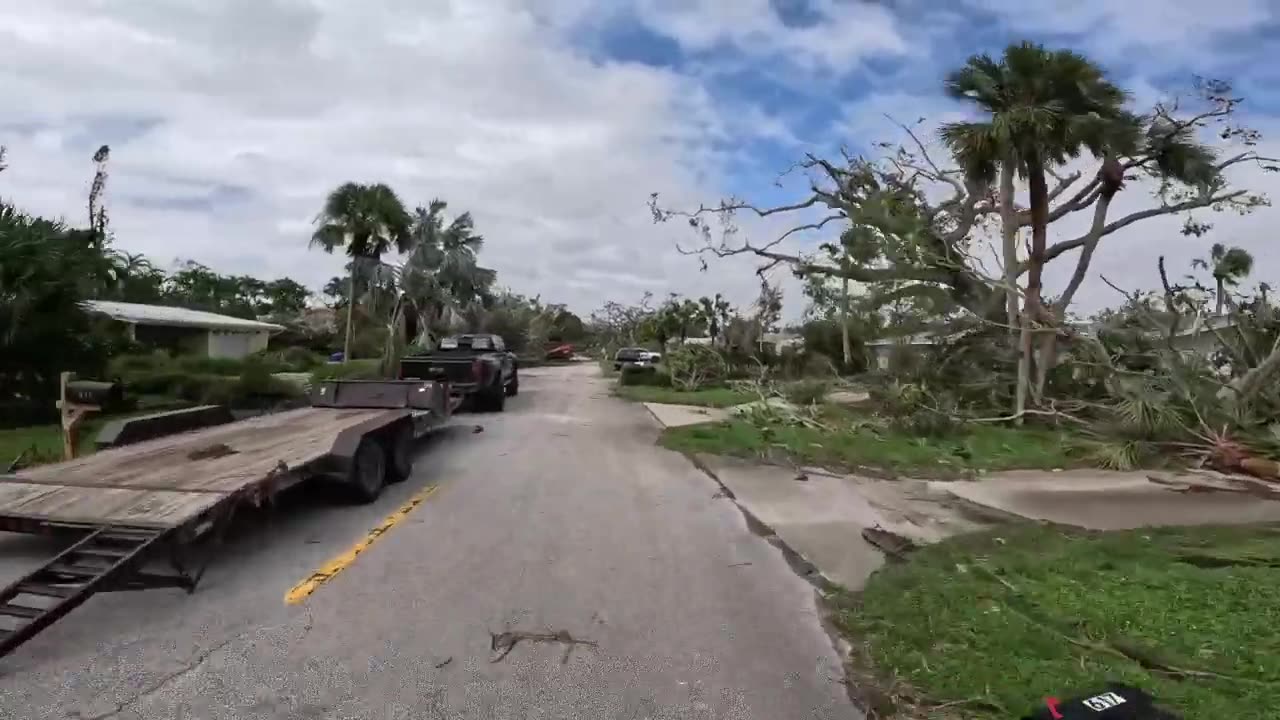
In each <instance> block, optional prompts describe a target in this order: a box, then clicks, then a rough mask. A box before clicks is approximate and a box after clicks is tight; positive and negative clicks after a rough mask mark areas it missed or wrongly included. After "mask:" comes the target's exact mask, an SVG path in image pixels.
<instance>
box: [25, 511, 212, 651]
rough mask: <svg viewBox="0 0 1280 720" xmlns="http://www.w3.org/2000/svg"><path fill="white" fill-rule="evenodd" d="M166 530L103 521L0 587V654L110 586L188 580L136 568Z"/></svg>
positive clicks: (172, 584) (178, 583)
mask: <svg viewBox="0 0 1280 720" xmlns="http://www.w3.org/2000/svg"><path fill="white" fill-rule="evenodd" d="M169 532H170V531H169V530H166V529H156V528H138V527H118V526H109V527H103V528H98V529H96V530H93V531H91V532H90V533H89V534H88V535H85V536H84V537H83V538H81V539H80V540H78V541H77V542H76V543H75V544H73V545H71V546H70V547H68V548H67V549H66V550H63V551H62V552H61V553H58V555H57V556H56V557H54V558H53V559H52V560H50V561H49V562H48V563H46V564H45V565H44V566H42V567H40V568H38V569H37V570H35V571H33V572H31V573H28V574H27V575H26V576H24V577H22V578H20V579H19V580H18V581H16V582H14V583H12V584H11V585H9V586H8V587H6V588H5V589H4V590H0V657H2V656H4V655H6V654H8V653H9V652H10V651H11V650H13V649H14V648H16V647H18V646H19V645H21V644H22V643H24V642H26V641H27V640H29V639H30V638H31V637H33V636H34V635H35V634H36V633H38V632H40V631H41V630H43V629H45V628H46V627H49V626H50V625H52V624H53V623H54V622H56V621H57V620H59V619H60V618H62V617H63V616H64V615H66V614H67V613H69V612H71V611H72V610H74V609H75V608H76V607H78V606H79V605H80V604H81V603H83V602H84V601H85V600H88V599H89V597H90V596H91V595H93V594H94V593H99V592H109V591H112V590H140V589H145V588H153V587H182V588H185V589H187V590H190V589H191V588H192V587H194V580H192V579H191V578H190V577H188V576H187V575H185V574H184V573H178V574H175V575H163V574H150V573H144V572H142V571H141V567H140V566H141V563H142V560H143V559H144V556H145V555H146V553H147V551H148V550H150V549H151V548H152V546H154V545H155V544H157V543H159V542H161V541H163V540H164V539H165V536H166V535H167V534H168V533H169Z"/></svg>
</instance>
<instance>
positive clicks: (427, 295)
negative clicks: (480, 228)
mask: <svg viewBox="0 0 1280 720" xmlns="http://www.w3.org/2000/svg"><path fill="white" fill-rule="evenodd" d="M447 207H448V203H446V202H445V201H443V200H438V199H437V200H432V201H431V202H430V203H429V204H428V206H427V207H425V208H424V207H418V208H417V209H416V210H415V211H414V217H413V227H412V230H411V231H410V245H411V248H412V249H411V250H410V257H409V259H408V260H407V262H406V264H405V265H406V268H405V269H406V271H407V272H406V273H405V277H404V279H403V281H404V285H405V291H406V292H408V293H410V294H411V295H412V296H413V300H414V304H415V305H416V306H417V307H419V308H420V310H421V312H422V313H423V317H422V318H421V327H422V329H426V328H427V327H428V326H429V323H430V321H431V320H434V319H438V318H440V317H442V316H443V315H444V314H445V313H446V312H458V311H460V310H461V309H462V308H466V307H469V306H471V305H473V304H475V303H477V302H480V301H482V300H484V299H485V298H486V297H487V296H488V294H489V288H490V286H491V285H492V284H493V281H494V273H493V271H492V270H487V269H485V268H482V267H480V266H479V264H478V262H477V256H478V255H479V253H480V250H481V249H482V248H483V247H484V238H483V237H482V236H480V235H476V234H475V223H474V221H473V220H472V219H471V213H465V212H464V213H462V214H461V215H459V216H457V217H455V218H454V219H453V220H452V221H450V222H449V224H448V225H446V224H445V218H444V213H445V209H446V208H447Z"/></svg>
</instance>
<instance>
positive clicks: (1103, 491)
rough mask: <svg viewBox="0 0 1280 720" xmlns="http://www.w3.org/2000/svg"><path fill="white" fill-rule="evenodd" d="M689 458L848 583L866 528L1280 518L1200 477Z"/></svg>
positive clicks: (910, 535) (856, 574) (868, 550)
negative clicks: (900, 474)
mask: <svg viewBox="0 0 1280 720" xmlns="http://www.w3.org/2000/svg"><path fill="white" fill-rule="evenodd" d="M696 460H697V462H698V464H699V465H701V466H702V467H703V468H704V469H705V470H706V471H708V472H709V473H710V474H712V475H713V476H714V477H715V478H716V479H717V480H718V481H719V482H720V484H721V485H723V486H724V487H725V488H726V489H727V490H728V491H729V492H730V493H732V496H733V498H734V500H735V502H737V503H738V504H739V506H740V507H741V508H742V509H743V511H744V512H746V513H747V514H748V515H749V516H751V517H753V518H754V519H755V520H757V521H759V523H761V524H762V525H764V526H766V527H767V528H768V530H769V531H770V532H772V533H774V534H776V535H777V537H778V539H779V540H780V541H781V542H782V543H783V544H784V545H785V546H786V547H787V548H789V549H790V550H792V551H794V552H795V553H796V554H798V555H799V556H800V557H801V558H802V559H803V560H805V561H806V562H807V563H809V564H812V565H813V566H814V567H815V568H816V569H817V571H818V573H819V574H820V575H821V577H822V579H823V580H824V581H825V582H827V583H831V584H838V585H841V586H843V587H845V588H848V589H850V590H858V589H860V588H861V587H862V586H863V584H864V583H865V582H866V579H867V577H869V576H870V575H871V573H872V572H874V571H875V570H876V569H877V568H879V567H880V566H881V565H882V564H883V563H884V556H883V554H882V553H881V551H880V550H878V549H877V548H876V547H874V546H872V545H871V544H870V543H868V542H867V541H866V540H865V539H864V538H863V531H864V530H866V529H869V528H879V529H882V530H887V531H889V532H892V533H894V534H896V535H900V536H902V537H905V538H907V539H909V540H911V541H912V542H915V543H917V544H927V543H934V542H938V541H939V540H943V539H945V538H948V537H951V536H954V535H957V534H960V533H965V532H973V531H976V530H981V529H986V528H990V527H995V526H998V525H1000V524H1007V523H1010V522H1019V521H1023V520H1028V521H1038V520H1043V521H1049V522H1054V523H1060V524H1065V525H1074V526H1078V527H1082V528H1087V529H1093V530H1119V529H1126V528H1137V527H1145V526H1162V525H1208V524H1248V523H1258V522H1280V501H1277V500H1276V499H1274V498H1270V499H1269V498H1264V497H1259V496H1258V495H1256V494H1246V493H1243V492H1238V491H1237V492H1229V491H1226V490H1228V489H1235V490H1239V486H1238V485H1234V484H1233V483H1232V482H1231V481H1230V480H1228V479H1225V478H1222V477H1216V478H1215V477H1213V476H1210V475H1207V474H1206V475H1201V474H1190V473H1186V474H1180V475H1175V474H1173V473H1143V472H1135V473H1118V472H1107V471H1100V470H1088V471H1078V470H1077V471H1063V472H1045V471H1011V472H1003V473H992V474H991V475H989V476H987V477H986V478H984V479H982V480H978V481H975V482H963V481H962V482H943V481H923V480H876V479H872V478H865V477H858V476H854V475H831V474H825V473H819V472H818V471H807V472H806V473H805V475H804V476H803V477H805V478H806V479H804V480H799V479H797V473H796V471H794V470H792V469H789V468H783V467H777V466H772V465H760V464H756V463H753V462H750V461H746V460H739V459H735V458H727V457H721V456H712V455H699V456H697V458H696ZM1277 497H1278V498H1280V495H1277Z"/></svg>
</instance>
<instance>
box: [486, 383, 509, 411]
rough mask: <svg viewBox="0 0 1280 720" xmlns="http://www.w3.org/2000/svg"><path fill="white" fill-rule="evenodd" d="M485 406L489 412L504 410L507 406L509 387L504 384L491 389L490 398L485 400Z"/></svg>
mask: <svg viewBox="0 0 1280 720" xmlns="http://www.w3.org/2000/svg"><path fill="white" fill-rule="evenodd" d="M485 408H486V409H487V410H488V411H489V412H502V411H503V410H505V409H506V408H507V389H506V388H505V387H503V386H502V385H499V386H498V387H496V388H494V389H493V390H492V391H490V394H489V398H488V400H486V401H485Z"/></svg>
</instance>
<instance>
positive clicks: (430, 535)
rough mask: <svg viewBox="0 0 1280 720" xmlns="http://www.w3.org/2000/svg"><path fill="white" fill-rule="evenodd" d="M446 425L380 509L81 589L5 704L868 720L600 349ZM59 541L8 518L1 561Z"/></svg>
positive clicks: (801, 597)
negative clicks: (603, 376) (601, 360)
mask: <svg viewBox="0 0 1280 720" xmlns="http://www.w3.org/2000/svg"><path fill="white" fill-rule="evenodd" d="M457 423H458V424H457V426H456V427H453V428H450V429H448V430H446V431H444V432H442V433H441V434H440V435H439V436H438V437H436V438H434V439H432V440H429V441H428V442H427V443H425V446H424V447H423V449H422V454H421V455H420V456H419V458H418V461H417V464H416V470H415V472H414V475H413V477H412V478H410V479H409V480H408V481H407V482H405V483H403V484H401V485H396V486H393V487H392V488H390V489H389V490H388V492H387V493H386V494H385V495H384V496H383V497H382V498H381V499H380V500H379V501H378V502H376V503H374V504H372V505H369V506H359V507H351V506H342V505H340V504H336V503H335V502H334V499H333V498H332V496H331V495H327V494H326V493H322V492H314V491H310V492H302V493H297V494H295V495H294V496H292V497H290V498H288V499H286V500H285V501H284V502H283V503H282V505H281V507H279V508H277V510H276V511H275V512H273V513H271V514H270V515H269V516H265V517H257V518H254V519H253V520H252V521H246V522H244V523H242V524H241V527H240V528H239V529H238V530H237V531H236V532H235V533H234V535H233V537H232V538H231V539H230V541H229V544H228V545H226V546H224V547H223V548H222V549H221V551H220V552H219V553H218V554H217V555H216V556H214V561H213V563H212V565H211V567H210V568H209V570H208V572H207V574H206V576H205V578H204V580H203V582H202V584H201V586H200V588H199V589H198V590H197V591H196V592H195V594H193V595H190V596H188V595H186V594H185V593H183V592H181V591H178V590H150V591H146V592H133V593H112V594H104V595H100V596H97V597H95V598H93V599H91V600H90V601H89V602H88V603H87V604H86V605H84V606H82V607H81V608H79V609H77V610H75V611H74V612H72V613H71V614H70V615H69V616H67V617H66V618H64V619H63V620H61V621H59V622H58V623H57V624H55V625H54V626H53V627H51V628H50V629H48V630H46V631H45V632H44V633H42V634H41V635H39V636H38V637H36V638H35V639H34V640H32V641H30V642H28V643H27V644H26V645H24V646H23V647H21V648H19V649H18V650H17V651H16V652H14V653H13V654H11V655H9V656H8V657H5V658H3V659H0V718H45V717H50V718H64V717H66V718H79V719H81V720H83V719H86V718H120V719H122V720H134V719H135V718H148V719H149V718H157V719H159V718H164V719H166V720H168V719H170V718H201V719H202V720H203V719H210V720H211V719H213V718H236V719H242V718H377V719H378V720H391V719H397V720H398V719H400V718H405V719H406V720H407V719H409V718H412V719H413V720H428V719H431V718H485V719H489V718H495V719H496V718H584V719H588V718H589V719H591V720H598V719H602V718H627V719H631V718H635V719H640V718H707V719H710V718H717V719H723V718H760V719H762V720H784V719H790V718H824V719H825V718H857V717H860V713H858V712H857V710H856V709H854V708H853V706H852V705H851V704H850V703H849V701H848V699H847V695H846V693H845V691H844V687H843V685H842V684H841V682H840V679H841V678H842V677H843V676H842V673H841V670H840V666H839V662H838V659H837V656H836V653H835V651H834V650H833V648H832V643H831V640H830V638H829V637H828V635H827V633H826V631H825V630H824V629H823V628H822V627H821V624H820V622H819V616H818V610H817V608H816V606H815V602H814V591H813V589H812V587H810V586H809V585H808V584H807V583H806V582H804V581H803V580H801V579H800V578H798V577H797V576H796V575H795V574H794V573H793V572H792V571H791V569H790V568H789V567H788V566H787V563H786V561H785V560H784V558H783V557H782V555H781V553H780V552H779V551H778V550H777V549H776V548H774V547H773V546H771V545H770V544H769V543H768V542H766V541H765V540H764V539H762V538H760V537H758V536H757V535H755V534H753V533H752V532H751V531H750V530H749V529H748V528H747V525H746V523H745V521H744V519H743V517H742V516H741V514H740V513H739V511H738V510H737V508H736V506H734V504H733V503H732V502H731V501H728V500H724V499H716V498H714V497H713V495H715V493H716V490H717V487H716V485H715V484H714V483H713V482H712V481H711V480H710V479H709V478H707V477H706V476H704V475H703V474H702V473H701V472H700V471H698V470H696V469H695V468H694V467H692V466H691V464H690V463H689V462H688V461H687V460H686V459H685V458H683V457H682V456H680V455H678V454H675V453H671V452H668V451H665V450H662V449H661V448H658V447H655V446H654V444H653V443H654V440H655V438H656V437H657V434H658V429H657V426H656V424H655V423H654V421H653V420H652V418H650V417H649V415H648V413H647V411H646V410H645V409H644V408H643V407H642V406H639V405H632V404H628V403H625V402H623V401H621V400H618V399H616V398H614V397H611V396H610V395H609V392H608V389H607V387H606V386H605V383H604V381H602V380H600V379H599V378H597V377H596V372H595V370H594V368H591V367H574V368H556V369H551V368H543V369H537V370H529V371H526V373H524V374H523V375H522V378H521V393H520V396H519V397H517V398H514V399H512V401H511V402H509V403H508V406H507V411H506V412H505V413H503V414H479V415H462V416H459V417H458V418H457ZM473 425H479V426H482V427H483V428H484V430H483V432H479V433H476V432H473V431H472V426H473ZM431 486H435V488H436V490H435V491H434V492H432V493H430V494H429V495H427V496H426V499H425V500H423V501H422V502H421V504H419V505H418V506H417V507H416V508H415V509H413V511H412V512H411V513H409V514H407V515H405V516H404V517H403V519H402V520H401V521H400V522H399V523H398V524H396V525H395V526H394V527H391V528H390V529H389V530H387V532H385V533H384V534H382V535H381V537H380V538H378V540H377V541H376V542H375V543H374V544H373V545H371V546H370V547H368V548H367V549H365V550H364V551H363V552H361V553H360V554H359V555H358V556H356V557H355V559H354V561H353V562H351V563H350V565H349V566H348V567H346V569H345V570H344V571H342V572H341V573H340V574H338V575H336V576H334V577H332V578H331V579H330V580H329V581H328V582H326V583H324V584H323V585H320V586H318V587H317V588H316V589H315V590H314V592H313V593H312V594H311V595H310V596H308V597H307V598H306V599H305V600H304V601H302V602H301V603H298V604H294V605H288V604H286V603H285V602H284V599H285V595H286V593H288V592H289V591H290V589H291V588H292V587H294V586H295V584H296V583H298V582H299V581H301V580H303V579H305V578H307V577H308V576H309V575H311V574H312V573H313V572H314V571H315V570H316V569H317V568H318V567H321V566H323V565H325V564H326V562H327V561H328V560H330V559H331V558H333V557H335V556H340V555H342V554H343V553H344V552H348V551H349V549H350V548H351V547H352V546H353V545H355V544H356V543H358V542H360V541H361V540H362V539H364V538H366V536H367V533H368V531H369V530H370V528H373V527H375V526H377V525H379V524H380V523H381V522H382V521H383V518H385V517H387V516H388V515H389V514H391V513H393V512H394V511H395V510H396V509H397V508H398V507H400V506H401V505H402V504H404V503H405V501H406V500H407V499H409V498H411V497H415V496H421V494H422V492H423V491H424V489H425V488H428V487H431ZM54 549H56V548H54V547H52V546H50V545H49V544H48V541H45V540H41V539H36V538H29V537H23V536H4V535H0V582H4V581H7V580H8V579H9V578H11V577H12V576H13V575H15V574H18V573H21V572H22V571H23V570H24V569H25V568H27V567H29V566H30V565H31V564H33V563H36V562H38V561H39V560H40V559H42V558H47V557H48V555H49V553H50V552H51V551H52V550H54ZM504 632H511V633H517V635H514V636H513V635H502V633H504ZM518 633H541V634H544V635H543V639H541V640H539V639H536V638H533V637H523V636H519V635H518ZM565 633H567V635H566V634H565ZM495 634H497V635H498V636H499V637H498V638H497V640H496V644H497V645H498V650H496V651H495V650H494V649H493V646H494V645H495V639H494V635H495ZM512 637H521V640H520V641H518V642H516V643H515V645H514V646H513V647H510V648H508V647H507V646H508V645H509V644H510V639H511V638H512ZM568 638H572V639H574V640H575V641H577V640H581V641H585V642H582V643H578V642H574V643H566V642H563V641H564V640H566V639H568ZM504 649H509V650H510V652H509V653H508V654H506V655H505V657H500V656H501V655H502V651H503V650H504ZM495 660H496V661H495Z"/></svg>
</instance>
